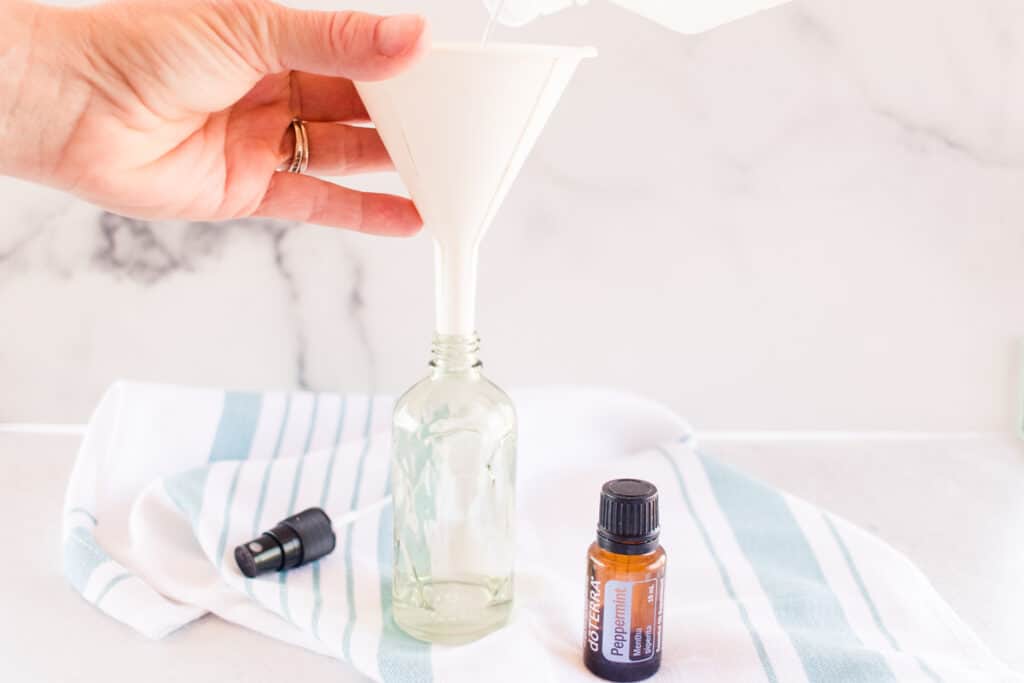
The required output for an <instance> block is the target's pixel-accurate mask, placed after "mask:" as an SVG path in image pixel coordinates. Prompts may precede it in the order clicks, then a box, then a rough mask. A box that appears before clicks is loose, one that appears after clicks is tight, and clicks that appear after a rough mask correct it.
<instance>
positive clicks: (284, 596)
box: [277, 394, 320, 623]
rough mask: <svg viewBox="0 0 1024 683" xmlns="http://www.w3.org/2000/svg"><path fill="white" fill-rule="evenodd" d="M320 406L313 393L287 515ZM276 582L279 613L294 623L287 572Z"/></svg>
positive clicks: (290, 512) (292, 506)
mask: <svg viewBox="0 0 1024 683" xmlns="http://www.w3.org/2000/svg"><path fill="white" fill-rule="evenodd" d="M319 406H320V396H319V395H317V394H313V413H312V415H311V416H310V418H309V427H308V428H307V429H306V443H305V444H304V445H303V447H302V453H301V454H299V462H298V463H296V465H295V477H294V478H293V479H292V495H291V497H290V498H289V499H288V513H287V514H288V515H289V516H290V515H293V514H295V503H296V501H298V498H299V486H300V485H301V484H302V470H303V466H304V465H305V464H306V454H307V453H309V445H310V444H311V443H312V442H313V431H314V430H315V429H316V414H317V409H318V408H319ZM277 583H278V585H279V586H280V594H281V595H280V600H281V614H283V615H284V618H285V619H287V620H288V621H291V622H292V623H294V620H293V619H292V612H291V608H289V606H288V572H280V573H279V574H278V575H277Z"/></svg>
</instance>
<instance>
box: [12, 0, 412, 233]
mask: <svg viewBox="0 0 1024 683" xmlns="http://www.w3.org/2000/svg"><path fill="white" fill-rule="evenodd" d="M7 14H12V15H13V16H12V17H8V16H5V15H7ZM0 16H2V17H3V18H4V20H5V22H6V25H7V28H0V172H3V173H6V174H9V175H17V176H21V177H25V178H28V179H30V180H35V181H38V182H43V183H46V184H49V185H53V186H56V187H60V188H63V189H66V190H68V191H71V192H73V193H75V194H77V195H79V196H81V197H83V198H85V199H87V200H89V201H91V202H94V203H96V204H99V205H101V206H103V207H105V208H108V209H111V210H113V211H116V212H118V213H123V214H127V215H131V216H137V217H141V218H185V219H193V220H220V219H228V218H237V217H242V216H250V215H258V216H273V217H279V218H285V219H290V220H298V221H305V222H311V223H319V224H323V225H333V226H339V227H345V228H353V229H356V230H361V231H364V232H370V233H375V234H382V235H409V234H413V233H415V232H416V231H417V230H418V229H419V227H420V225H421V221H420V218H419V215H418V214H417V212H416V209H415V207H414V206H413V205H412V202H410V201H409V200H408V199H405V198H402V197H395V196H391V195H383V194H373V193H362V192H356V191H353V190H350V189H347V188H344V187H341V186H339V185H336V184H333V183H330V182H328V181H326V180H322V179H320V178H316V177H313V176H311V175H299V174H294V173H288V172H283V171H277V170H276V169H278V168H280V167H282V165H284V166H286V165H287V163H288V162H289V161H290V160H291V156H292V152H293V149H294V138H293V134H292V133H291V130H290V122H291V120H292V119H293V118H294V117H299V118H301V119H303V120H305V121H307V124H306V127H307V130H308V135H309V149H310V160H309V169H308V170H309V172H310V173H319V174H329V175H345V174H350V173H360V172H368V171H377V170H383V169H387V168H390V167H391V161H390V159H389V158H388V155H387V152H386V151H385V149H384V146H383V144H382V143H381V140H380V138H379V137H378V135H377V133H376V131H375V130H374V129H372V128H367V127H359V126H352V125H348V124H352V123H358V122H363V121H366V120H367V114H366V110H365V109H364V107H363V105H362V102H361V101H360V99H359V96H358V94H357V93H356V91H355V88H354V87H353V85H352V82H351V80H349V79H350V78H355V79H359V80H377V79H383V78H388V77H390V76H393V75H395V74H397V73H399V72H400V71H401V70H402V69H404V68H406V67H407V66H409V65H410V64H412V63H413V62H414V61H415V60H416V59H417V58H418V57H419V56H420V55H421V54H422V53H423V52H424V50H425V49H426V47H427V43H428V39H427V35H426V33H427V28H426V23H425V21H424V20H423V19H422V18H420V17H418V16H412V15H402V16H396V17H388V18H382V17H377V16H373V15H368V14H362V13H356V12H312V11H303V10H293V9H288V8H285V7H282V6H279V5H275V4H273V3H271V2H270V1H269V0H219V1H218V0H182V1H176V2H173V3H165V2H161V1H160V0H119V1H117V2H110V3H107V4H102V5H96V6H91V7H84V8H76V9H68V8H56V7H43V6H39V5H31V4H28V3H25V2H15V3H13V4H9V5H8V6H7V8H5V9H4V10H0Z"/></svg>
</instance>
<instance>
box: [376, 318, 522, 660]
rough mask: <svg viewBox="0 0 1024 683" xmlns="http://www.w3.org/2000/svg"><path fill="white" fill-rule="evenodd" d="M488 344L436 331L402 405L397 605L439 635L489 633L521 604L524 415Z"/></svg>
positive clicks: (419, 633)
mask: <svg viewBox="0 0 1024 683" xmlns="http://www.w3.org/2000/svg"><path fill="white" fill-rule="evenodd" d="M479 347H480V341H479V338H478V337H477V336H476V335H475V334H474V335H471V336H454V335H453V336H444V335H436V336H435V337H434V344H433V354H432V359H431V361H430V367H431V372H430V375H429V376H428V377H426V378H425V379H423V380H422V381H420V382H418V383H417V384H416V385H415V386H413V387H412V388H411V389H409V391H407V392H406V393H405V394H404V395H403V396H402V397H401V398H400V399H398V403H397V404H396V405H395V413H394V420H393V432H392V436H393V441H392V459H391V463H392V464H391V467H392V474H391V476H392V491H393V495H394V508H395V515H394V519H395V527H394V542H395V555H394V556H395V565H394V582H393V584H392V585H393V589H392V590H393V614H394V619H395V622H396V623H397V624H398V626H399V627H401V628H402V629H403V630H404V631H405V632H407V633H409V634H410V635H412V636H413V637H416V638H419V639H421V640H427V641H432V642H442V643H462V642H468V641H470V640H474V639H476V638H479V637H481V636H483V635H485V634H487V633H489V632H491V631H493V630H495V629H497V628H499V627H501V626H502V625H504V623H505V622H506V621H507V620H508V617H509V615H510V613H511V609H512V572H513V564H514V553H515V478H516V415H515V409H514V408H513V406H512V401H511V400H510V399H509V397H508V395H507V394H505V392H504V391H502V390H501V389H499V388H498V387H497V386H496V385H495V384H494V383H492V382H491V381H490V380H488V379H487V378H486V377H484V376H483V373H482V372H481V363H480V361H479V359H478V358H477V351H478V350H479Z"/></svg>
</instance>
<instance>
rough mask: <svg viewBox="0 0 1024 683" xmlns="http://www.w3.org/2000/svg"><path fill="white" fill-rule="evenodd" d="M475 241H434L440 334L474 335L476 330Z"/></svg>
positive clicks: (437, 323)
mask: <svg viewBox="0 0 1024 683" xmlns="http://www.w3.org/2000/svg"><path fill="white" fill-rule="evenodd" d="M477 260H478V259H477V245H476V243H475V242H473V243H470V242H465V241H458V240H456V241H452V242H450V243H442V242H441V241H440V240H437V239H435V240H434V278H435V285H436V286H435V297H436V303H435V314H436V331H437V333H438V334H439V335H460V336H467V335H471V334H473V333H474V332H475V330H476V321H475V314H476V267H477Z"/></svg>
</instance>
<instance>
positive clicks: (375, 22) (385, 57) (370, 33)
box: [267, 5, 429, 81]
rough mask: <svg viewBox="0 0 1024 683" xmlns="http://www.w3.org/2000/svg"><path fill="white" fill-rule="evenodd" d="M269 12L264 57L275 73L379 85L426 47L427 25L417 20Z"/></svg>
mask: <svg viewBox="0 0 1024 683" xmlns="http://www.w3.org/2000/svg"><path fill="white" fill-rule="evenodd" d="M270 8H271V16H270V17H269V21H268V28H269V31H268V34H269V35H268V36H267V38H268V39H269V40H270V45H269V48H270V52H271V54H270V55H268V56H267V57H268V61H269V62H270V63H271V65H272V66H273V67H275V68H273V69H272V70H273V71H287V70H295V71H309V72H312V73H317V74H322V75H325V76H345V77H347V78H352V79H355V80H364V81H374V80H381V79H384V78H389V77H391V76H393V75H395V74H397V73H398V72H399V71H402V70H403V69H404V68H405V67H406V66H408V65H410V64H411V63H412V62H414V61H415V60H416V59H417V58H418V57H419V56H420V55H421V54H422V53H423V52H424V51H425V50H426V49H427V46H428V44H429V40H428V35H427V34H428V31H427V21H426V19H424V18H423V17H421V16H418V15H415V14H399V15H395V16H389V17H381V16H377V15H375V14H365V13H363V12H315V11H309V10H296V9H290V8H286V7H282V6H280V5H270Z"/></svg>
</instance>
